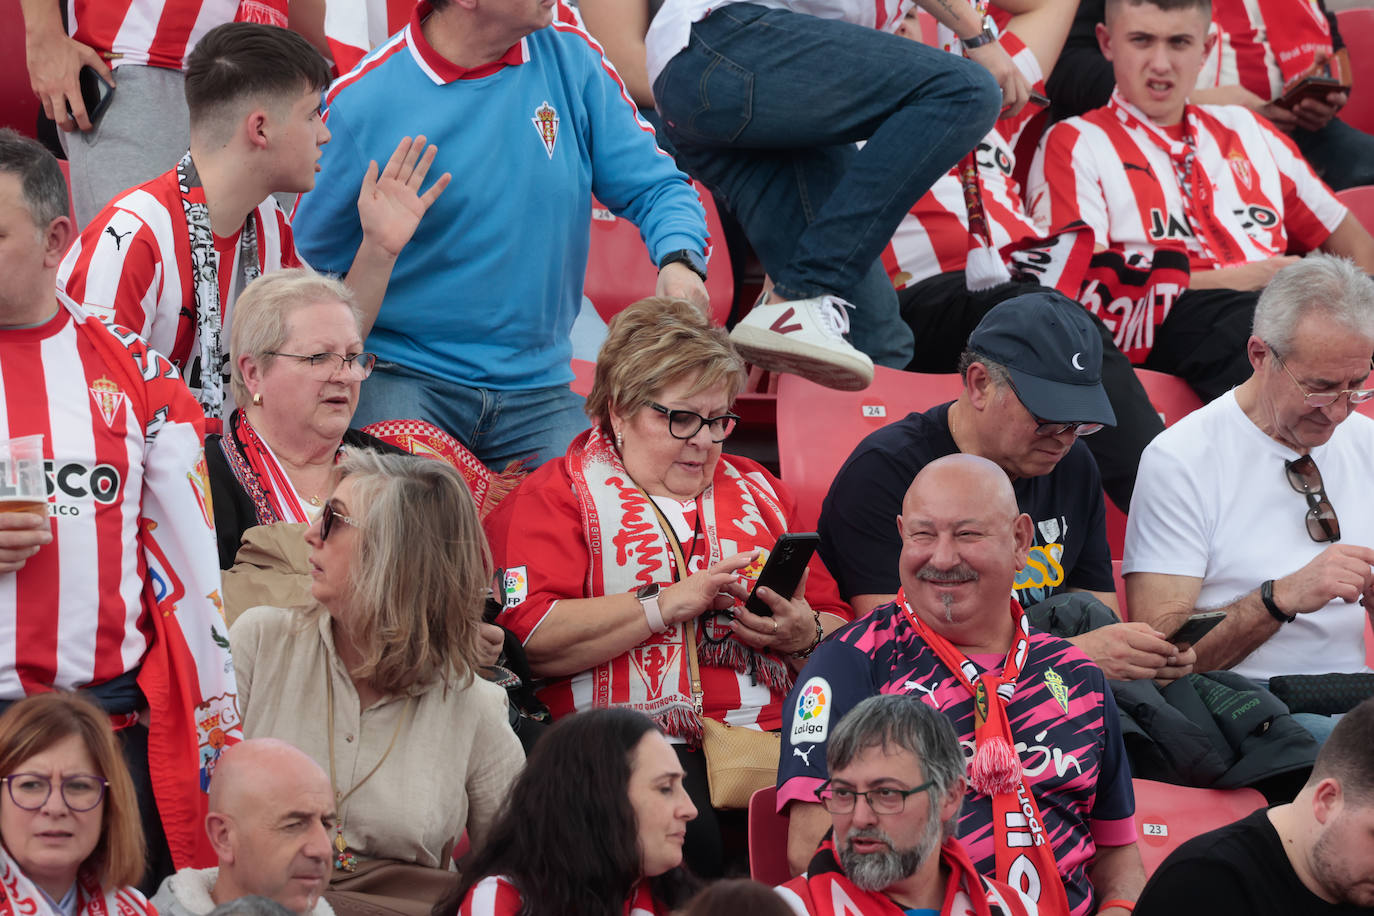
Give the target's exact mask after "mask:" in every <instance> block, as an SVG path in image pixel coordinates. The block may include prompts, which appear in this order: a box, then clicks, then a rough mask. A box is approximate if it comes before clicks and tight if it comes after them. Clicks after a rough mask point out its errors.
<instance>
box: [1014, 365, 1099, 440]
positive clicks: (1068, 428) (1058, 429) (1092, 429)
mask: <svg viewBox="0 0 1374 916" xmlns="http://www.w3.org/2000/svg"><path fill="white" fill-rule="evenodd" d="M1007 387H1008V388H1010V389H1011V393H1012V394H1014V395H1016V400H1018V401H1021V406H1022V407H1026V402H1025V401H1022V400H1021V392H1019V391H1017V390H1016V386H1015V385H1013V384H1012V383H1011V379H1007ZM1026 413H1028V414H1030V415H1031V419H1032V420H1034V421H1035V434H1036V435H1037V436H1062V435H1064V433H1067V432H1072V433H1073V434H1074V436H1075V437H1076V438H1080V439H1081V438H1082V437H1084V436H1091V435H1092V434H1093V433H1096V432H1101V431H1102V427H1103V426H1105V425H1106V424H1104V423H1088V422H1086V421H1083V420H1077V421H1074V422H1072V423H1064V422H1061V421H1058V420H1045V419H1042V418H1041V417H1037V416H1036V415H1035V411H1033V410H1031V409H1030V408H1029V407H1026Z"/></svg>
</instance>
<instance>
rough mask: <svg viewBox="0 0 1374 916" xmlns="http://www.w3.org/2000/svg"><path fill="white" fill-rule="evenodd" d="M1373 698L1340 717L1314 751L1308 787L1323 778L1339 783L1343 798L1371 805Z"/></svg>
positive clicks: (1373, 797) (1373, 780)
mask: <svg viewBox="0 0 1374 916" xmlns="http://www.w3.org/2000/svg"><path fill="white" fill-rule="evenodd" d="M1372 748H1374V697H1370V698H1369V699H1367V700H1365V701H1364V702H1363V703H1361V704H1360V705H1358V706H1356V707H1355V708H1354V709H1352V710H1350V712H1348V713H1346V714H1345V715H1344V716H1342V717H1341V720H1340V721H1339V722H1337V723H1336V727H1335V728H1334V729H1332V731H1331V737H1329V738H1327V739H1326V743H1325V744H1323V745H1322V747H1321V750H1320V751H1318V752H1317V762H1316V763H1314V764H1313V765H1312V775H1311V776H1310V777H1309V778H1308V780H1307V784H1308V785H1309V786H1315V785H1316V784H1317V783H1319V782H1321V781H1322V780H1323V779H1335V780H1336V781H1338V782H1339V783H1340V784H1341V793H1342V795H1344V797H1345V798H1346V799H1348V800H1350V801H1352V802H1353V803H1355V804H1357V805H1361V806H1363V805H1370V804H1374V751H1371V749H1372Z"/></svg>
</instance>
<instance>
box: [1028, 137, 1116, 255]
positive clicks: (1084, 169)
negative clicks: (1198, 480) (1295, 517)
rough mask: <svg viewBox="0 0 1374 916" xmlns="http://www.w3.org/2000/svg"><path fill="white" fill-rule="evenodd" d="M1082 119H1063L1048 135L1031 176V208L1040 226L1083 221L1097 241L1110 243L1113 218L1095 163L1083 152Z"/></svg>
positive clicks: (1057, 227)
mask: <svg viewBox="0 0 1374 916" xmlns="http://www.w3.org/2000/svg"><path fill="white" fill-rule="evenodd" d="M1081 139H1082V132H1081V130H1080V127H1079V122H1078V119H1076V118H1074V119H1070V120H1068V121H1061V122H1060V123H1058V124H1056V125H1054V126H1053V127H1051V128H1050V129H1049V131H1047V132H1046V134H1045V139H1044V140H1043V141H1041V144H1040V148H1039V149H1038V150H1036V153H1035V161H1034V162H1032V163H1031V170H1030V178H1029V179H1027V182H1026V184H1027V187H1028V193H1027V202H1026V205H1027V209H1028V210H1029V212H1030V214H1031V217H1032V218H1033V219H1034V220H1035V224H1036V226H1038V227H1039V228H1040V229H1041V230H1042V231H1045V232H1055V231H1057V230H1060V229H1062V228H1063V227H1064V226H1067V225H1068V224H1069V223H1072V222H1076V221H1080V220H1081V221H1082V222H1084V223H1086V224H1087V225H1088V226H1089V227H1090V228H1091V229H1092V232H1093V239H1094V241H1095V242H1096V244H1098V245H1101V246H1106V245H1108V244H1109V239H1110V236H1109V227H1110V220H1109V216H1108V213H1107V199H1106V197H1105V195H1104V194H1103V192H1102V185H1101V180H1100V176H1099V175H1098V170H1097V167H1096V164H1095V162H1094V161H1093V159H1092V158H1091V157H1090V156H1085V155H1083V152H1084V144H1083V143H1082V142H1080V141H1081Z"/></svg>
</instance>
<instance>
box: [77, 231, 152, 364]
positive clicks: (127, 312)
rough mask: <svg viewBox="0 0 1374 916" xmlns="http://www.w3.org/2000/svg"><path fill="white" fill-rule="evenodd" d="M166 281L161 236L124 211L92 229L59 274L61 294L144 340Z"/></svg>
mask: <svg viewBox="0 0 1374 916" xmlns="http://www.w3.org/2000/svg"><path fill="white" fill-rule="evenodd" d="M102 217H103V219H102ZM164 281H165V272H164V266H163V263H162V257H161V253H160V251H159V245H158V239H157V232H156V231H155V230H154V228H153V227H152V226H150V225H148V224H147V223H145V222H144V221H143V220H141V219H140V218H139V217H138V216H136V215H135V214H133V213H131V212H129V211H128V210H122V209H114V210H109V209H107V210H106V211H105V212H104V213H102V214H101V216H100V217H97V219H96V220H94V221H93V222H92V223H91V224H90V225H89V226H87V227H86V230H85V231H84V232H82V233H81V236H80V237H79V238H78V239H77V240H76V241H75V242H74V243H73V244H72V247H71V248H70V249H68V251H67V254H66V256H65V257H64V258H63V259H62V264H61V266H60V267H59V268H58V271H57V288H58V289H60V290H61V291H63V292H65V293H66V294H67V295H68V296H70V297H71V298H73V299H75V300H76V301H77V302H79V303H80V304H81V305H82V306H83V307H84V308H85V309H86V311H88V312H90V313H91V314H93V315H95V316H96V317H97V318H99V319H100V320H101V321H105V322H110V323H115V324H120V325H123V326H124V327H128V328H132V329H134V330H135V331H137V332H138V333H139V334H140V335H142V336H145V337H146V336H149V335H150V334H151V332H152V323H153V316H154V315H155V314H157V302H158V299H159V298H160V296H161V295H162V288H163V283H164Z"/></svg>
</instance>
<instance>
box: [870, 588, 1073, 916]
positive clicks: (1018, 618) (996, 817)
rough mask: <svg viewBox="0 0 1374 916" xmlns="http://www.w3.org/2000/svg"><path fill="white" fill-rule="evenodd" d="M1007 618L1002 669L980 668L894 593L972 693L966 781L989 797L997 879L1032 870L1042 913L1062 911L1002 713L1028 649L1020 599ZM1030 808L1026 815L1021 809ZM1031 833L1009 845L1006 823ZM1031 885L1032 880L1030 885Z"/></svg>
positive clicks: (1036, 810)
mask: <svg viewBox="0 0 1374 916" xmlns="http://www.w3.org/2000/svg"><path fill="white" fill-rule="evenodd" d="M1010 604H1011V609H1010V613H1011V619H1012V622H1013V624H1014V629H1013V633H1014V634H1015V635H1014V636H1013V638H1012V644H1011V650H1010V651H1009V652H1007V657H1006V661H1005V662H1004V664H1003V666H1002V671H1001V673H1000V674H999V673H996V672H992V671H988V672H985V673H982V674H980V673H979V671H978V667H977V666H976V665H974V664H973V662H971V661H969V660H968V658H967V657H966V656H965V655H964V653H963V652H960V651H959V649H958V648H957V647H956V646H955V645H954V644H953V643H951V642H950V641H949V640H947V639H945V638H944V637H943V636H941V635H940V634H939V633H937V632H935V631H934V630H933V629H931V628H930V627H928V626H926V624H925V623H924V622H923V621H922V620H921V618H919V617H917V616H916V615H915V614H914V613H913V612H912V610H911V605H910V604H908V603H907V600H906V589H902V591H901V592H900V593H898V595H897V605H898V607H900V608H901V609H902V613H904V614H905V615H906V619H907V622H908V623H910V624H911V626H912V629H914V630H915V631H916V634H917V635H918V636H920V638H921V639H922V641H924V642H925V644H926V645H927V646H929V647H930V650H931V651H932V652H934V653H935V655H936V657H937V658H939V659H940V662H941V663H942V664H943V665H944V666H945V668H947V669H948V670H949V672H950V674H952V675H953V676H954V680H955V681H957V682H958V683H960V684H963V685H964V687H966V688H967V689H968V692H969V693H970V694H971V695H972V696H973V740H974V745H975V750H974V753H973V760H972V761H970V763H969V768H968V775H969V786H970V787H971V788H972V789H973V791H975V792H978V793H981V794H983V795H986V796H988V797H989V798H990V799H991V800H992V835H993V840H994V842H995V845H996V849H997V858H996V862H997V879H998V880H999V881H1003V882H1006V883H1008V884H1012V885H1013V886H1017V887H1023V888H1024V887H1025V880H1024V878H1022V879H1021V880H1016V879H1013V878H1012V877H1011V875H1012V873H1013V866H1015V871H1016V873H1017V874H1021V873H1022V872H1023V870H1024V869H1027V868H1029V869H1032V870H1034V871H1035V872H1036V873H1037V875H1038V878H1037V879H1036V882H1035V883H1038V884H1039V885H1040V897H1039V899H1038V900H1037V901H1036V902H1037V904H1038V905H1039V908H1040V912H1041V913H1044V914H1045V916H1067V914H1068V912H1069V901H1068V896H1067V895H1066V894H1065V892H1064V882H1063V879H1062V878H1060V876H1059V867H1058V864H1057V863H1056V862H1055V858H1054V849H1053V848H1052V847H1051V845H1050V840H1049V835H1048V834H1047V833H1045V826H1044V825H1045V821H1044V818H1042V817H1041V816H1040V807H1039V805H1037V804H1036V801H1035V796H1034V795H1033V794H1032V793H1031V789H1030V786H1028V785H1026V776H1025V771H1024V770H1023V769H1022V767H1021V760H1020V758H1019V757H1018V756H1017V754H1016V738H1015V736H1013V735H1012V733H1011V723H1010V721H1009V720H1008V719H1007V704H1008V703H1009V702H1011V698H1012V696H1013V695H1015V693H1016V682H1017V678H1019V677H1020V676H1021V667H1022V666H1023V665H1024V664H1025V663H1026V656H1027V654H1028V653H1029V652H1030V625H1029V623H1028V622H1027V621H1026V615H1025V613H1024V612H1023V611H1022V610H1021V605H1020V604H1018V603H1017V602H1016V599H1015V598H1012V599H1011V602H1010ZM1027 812H1029V818H1027V817H1026V813H1027ZM1027 820H1029V821H1030V823H1029V827H1030V830H1031V833H1032V835H1033V836H1034V838H1035V845H1034V846H1031V847H1024V846H1022V847H1014V846H1012V845H1011V843H1010V839H1009V834H1010V830H1009V829H1008V824H1009V823H1012V824H1024V823H1025V822H1026V821H1027ZM1032 886H1033V885H1032Z"/></svg>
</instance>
